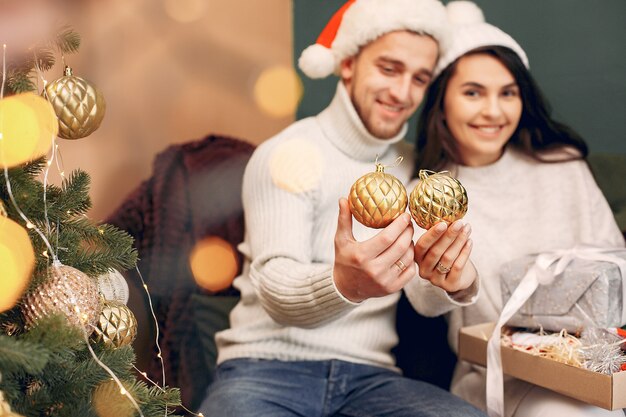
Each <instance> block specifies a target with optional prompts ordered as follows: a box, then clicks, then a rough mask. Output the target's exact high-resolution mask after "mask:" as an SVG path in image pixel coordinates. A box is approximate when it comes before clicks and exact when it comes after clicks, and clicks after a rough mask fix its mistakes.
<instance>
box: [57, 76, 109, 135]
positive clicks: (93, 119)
mask: <svg viewBox="0 0 626 417" xmlns="http://www.w3.org/2000/svg"><path fill="white" fill-rule="evenodd" d="M46 95H47V97H48V100H49V101H50V103H51V104H52V107H53V108H54V112H55V113H56V115H57V118H58V119H59V137H62V138H64V139H80V138H84V137H85V136H88V135H90V134H91V133H93V132H94V131H95V130H96V129H97V128H98V127H99V126H100V123H101V122H102V119H103V118H104V112H105V110H106V102H105V101H104V96H103V95H102V93H101V92H100V90H98V89H97V88H96V87H95V86H94V85H93V84H90V83H89V82H88V81H86V80H85V79H83V78H81V77H77V76H75V75H72V69H71V68H70V67H65V75H64V76H63V77H61V78H59V79H58V80H55V81H52V82H51V83H50V84H48V85H46Z"/></svg>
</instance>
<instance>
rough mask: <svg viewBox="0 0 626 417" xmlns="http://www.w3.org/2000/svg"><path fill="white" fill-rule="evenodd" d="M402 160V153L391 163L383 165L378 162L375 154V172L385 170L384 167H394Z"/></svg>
mask: <svg viewBox="0 0 626 417" xmlns="http://www.w3.org/2000/svg"><path fill="white" fill-rule="evenodd" d="M402 161H404V157H403V156H402V155H400V156H398V157H397V158H396V160H395V161H394V163H393V164H392V165H383V164H381V163H380V162H378V155H376V160H375V161H374V165H376V172H385V168H395V167H397V166H400V164H401V163H402Z"/></svg>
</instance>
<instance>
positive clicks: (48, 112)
mask: <svg viewBox="0 0 626 417" xmlns="http://www.w3.org/2000/svg"><path fill="white" fill-rule="evenodd" d="M58 132H59V124H58V121H57V118H56V115H55V113H54V109H53V108H52V105H51V104H50V103H49V102H48V101H47V100H46V99H44V98H42V97H40V96H38V95H36V94H33V93H24V94H18V95H15V96H11V97H8V98H5V99H2V100H0V167H5V166H6V167H13V166H16V165H19V164H22V163H24V162H28V161H30V160H33V159H36V158H39V157H41V156H43V155H45V154H46V152H48V150H49V149H50V147H51V146H52V140H53V138H54V137H56V135H57V133H58Z"/></svg>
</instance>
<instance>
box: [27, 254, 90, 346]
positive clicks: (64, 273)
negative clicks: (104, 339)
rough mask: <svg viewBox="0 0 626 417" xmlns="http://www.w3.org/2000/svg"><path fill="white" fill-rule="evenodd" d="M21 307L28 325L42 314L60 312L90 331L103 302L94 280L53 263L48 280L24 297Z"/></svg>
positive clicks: (42, 316) (70, 268)
mask: <svg viewBox="0 0 626 417" xmlns="http://www.w3.org/2000/svg"><path fill="white" fill-rule="evenodd" d="M21 310H22V314H23V315H24V319H25V323H26V327H27V328H31V327H34V326H35V325H36V324H37V322H38V321H39V319H41V318H44V317H48V316H50V315H52V314H58V313H61V314H63V315H64V316H65V317H67V319H68V321H69V322H70V324H72V325H74V326H77V327H80V328H83V329H85V331H86V332H87V334H88V335H89V334H91V332H92V331H93V326H94V325H95V324H96V321H97V320H98V316H99V314H100V311H101V310H102V303H101V300H100V294H99V293H98V286H97V285H96V283H95V282H94V280H92V279H91V278H89V277H88V276H87V275H86V274H84V273H82V272H81V271H79V270H78V269H76V268H72V267H71V266H67V265H60V266H54V265H53V266H51V267H50V269H49V271H48V279H47V281H46V282H44V283H43V284H41V285H40V286H39V287H38V288H37V289H36V290H34V291H32V292H31V293H29V294H27V295H26V296H25V297H24V298H23V299H22V301H21Z"/></svg>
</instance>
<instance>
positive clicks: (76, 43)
mask: <svg viewBox="0 0 626 417" xmlns="http://www.w3.org/2000/svg"><path fill="white" fill-rule="evenodd" d="M54 42H55V45H56V48H57V49H58V50H59V51H61V52H63V53H66V54H68V53H73V52H77V51H78V48H79V47H80V35H79V34H78V33H77V32H75V31H74V30H73V29H72V28H71V27H70V26H63V27H61V29H60V30H59V32H58V33H57V36H56V38H55V39H54Z"/></svg>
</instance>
